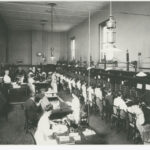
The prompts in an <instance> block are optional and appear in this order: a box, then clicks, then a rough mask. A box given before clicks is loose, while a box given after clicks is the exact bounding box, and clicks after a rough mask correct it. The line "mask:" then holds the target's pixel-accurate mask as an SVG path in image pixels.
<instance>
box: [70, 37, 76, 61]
mask: <svg viewBox="0 0 150 150" xmlns="http://www.w3.org/2000/svg"><path fill="white" fill-rule="evenodd" d="M75 50H76V43H75V37H73V38H71V60H74V59H75Z"/></svg>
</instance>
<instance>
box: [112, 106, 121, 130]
mask: <svg viewBox="0 0 150 150" xmlns="http://www.w3.org/2000/svg"><path fill="white" fill-rule="evenodd" d="M118 125H119V108H118V107H117V106H114V105H113V113H112V115H111V128H113V127H118Z"/></svg>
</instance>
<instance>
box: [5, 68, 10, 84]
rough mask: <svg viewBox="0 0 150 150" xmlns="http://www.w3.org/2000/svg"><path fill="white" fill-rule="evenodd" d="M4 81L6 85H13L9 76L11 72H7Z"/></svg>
mask: <svg viewBox="0 0 150 150" xmlns="http://www.w3.org/2000/svg"><path fill="white" fill-rule="evenodd" d="M3 80H4V83H6V84H10V83H11V78H10V76H9V70H5V75H4V78H3Z"/></svg>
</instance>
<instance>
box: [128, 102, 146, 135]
mask: <svg viewBox="0 0 150 150" xmlns="http://www.w3.org/2000/svg"><path fill="white" fill-rule="evenodd" d="M127 110H128V112H130V113H133V114H135V115H136V127H137V129H138V131H139V132H140V135H141V138H142V137H143V130H144V123H145V117H144V113H143V111H142V109H141V106H140V105H138V104H134V105H132V106H130V107H128V108H127Z"/></svg>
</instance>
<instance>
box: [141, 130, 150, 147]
mask: <svg viewBox="0 0 150 150" xmlns="http://www.w3.org/2000/svg"><path fill="white" fill-rule="evenodd" d="M142 141H143V144H145V145H149V144H150V131H145V132H143V135H142Z"/></svg>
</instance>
